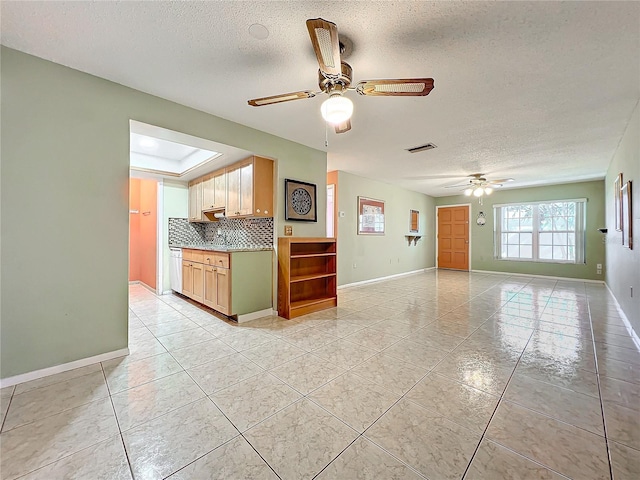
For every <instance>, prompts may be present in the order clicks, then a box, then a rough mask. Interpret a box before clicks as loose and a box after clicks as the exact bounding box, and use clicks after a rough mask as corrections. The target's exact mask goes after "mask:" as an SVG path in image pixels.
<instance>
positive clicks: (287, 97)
mask: <svg viewBox="0 0 640 480" xmlns="http://www.w3.org/2000/svg"><path fill="white" fill-rule="evenodd" d="M307 29H308V30H309V36H310V37H311V43H312V44H313V50H314V52H315V54H316V57H317V58H318V65H319V66H320V69H319V70H318V78H319V81H318V85H319V87H320V91H313V90H303V91H300V92H292V93H283V94H280V95H273V96H271V97H263V98H254V99H253V100H249V105H252V106H254V107H261V106H264V105H272V104H274V103H282V102H289V101H291V100H299V99H302V98H312V97H315V96H316V95H318V94H320V93H326V94H327V95H329V98H328V99H327V100H325V101H324V102H323V104H322V107H321V109H320V111H321V113H322V117H323V118H324V119H325V121H327V122H329V123H331V124H332V125H334V128H335V131H336V133H344V132H348V131H349V130H351V120H350V119H351V115H352V113H353V103H352V102H351V100H349V99H348V98H347V97H346V96H345V95H344V94H345V93H346V92H347V91H348V90H355V91H356V92H358V93H359V94H360V95H366V96H385V97H404V96H424V95H428V94H429V92H431V90H433V78H404V79H400V78H396V79H386V80H363V81H361V82H359V83H358V84H357V85H356V86H355V87H351V80H352V78H353V77H352V74H353V70H352V68H351V66H350V65H349V64H348V63H346V62H343V61H342V59H341V57H340V55H341V53H342V52H343V48H344V47H343V45H342V44H341V43H340V40H339V38H338V27H337V26H336V24H335V23H332V22H328V21H327V20H323V19H322V18H314V19H309V20H307Z"/></svg>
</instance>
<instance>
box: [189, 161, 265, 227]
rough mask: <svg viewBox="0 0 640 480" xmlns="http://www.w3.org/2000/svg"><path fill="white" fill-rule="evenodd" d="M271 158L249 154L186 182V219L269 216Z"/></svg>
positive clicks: (206, 219) (213, 219)
mask: <svg viewBox="0 0 640 480" xmlns="http://www.w3.org/2000/svg"><path fill="white" fill-rule="evenodd" d="M273 170H274V167H273V160H269V159H267V158H262V157H249V158H246V159H244V160H242V161H240V162H237V163H234V164H233V165H229V166H228V167H227V168H225V169H222V170H217V171H215V172H212V173H209V174H207V175H205V176H203V177H200V178H197V179H195V180H192V181H191V182H189V221H190V222H207V221H215V220H217V218H215V217H214V211H217V210H223V209H224V210H225V215H226V216H227V217H273Z"/></svg>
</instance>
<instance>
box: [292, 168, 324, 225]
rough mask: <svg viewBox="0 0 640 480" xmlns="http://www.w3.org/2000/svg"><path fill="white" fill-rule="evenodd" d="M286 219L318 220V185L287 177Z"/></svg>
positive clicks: (300, 220) (299, 220)
mask: <svg viewBox="0 0 640 480" xmlns="http://www.w3.org/2000/svg"><path fill="white" fill-rule="evenodd" d="M284 203H285V212H284V218H285V220H295V221H298V222H317V221H318V218H317V213H318V207H317V203H316V186H315V185H314V184H313V183H306V182H300V181H298V180H291V179H289V178H286V179H285V180H284Z"/></svg>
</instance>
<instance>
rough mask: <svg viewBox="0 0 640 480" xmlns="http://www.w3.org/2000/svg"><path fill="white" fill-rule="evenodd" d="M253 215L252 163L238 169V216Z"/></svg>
mask: <svg viewBox="0 0 640 480" xmlns="http://www.w3.org/2000/svg"><path fill="white" fill-rule="evenodd" d="M252 213H253V163H250V164H249V165H245V166H243V167H242V168H240V215H251V214H252Z"/></svg>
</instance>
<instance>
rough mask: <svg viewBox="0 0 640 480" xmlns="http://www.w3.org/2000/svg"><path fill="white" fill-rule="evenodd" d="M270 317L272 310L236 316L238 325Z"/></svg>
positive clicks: (267, 309)
mask: <svg viewBox="0 0 640 480" xmlns="http://www.w3.org/2000/svg"><path fill="white" fill-rule="evenodd" d="M271 315H273V309H271V308H266V309H264V310H258V311H257V312H251V313H245V314H243V315H238V323H244V322H250V321H251V320H256V319H258V318H262V317H269V316H271ZM276 315H277V314H276Z"/></svg>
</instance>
